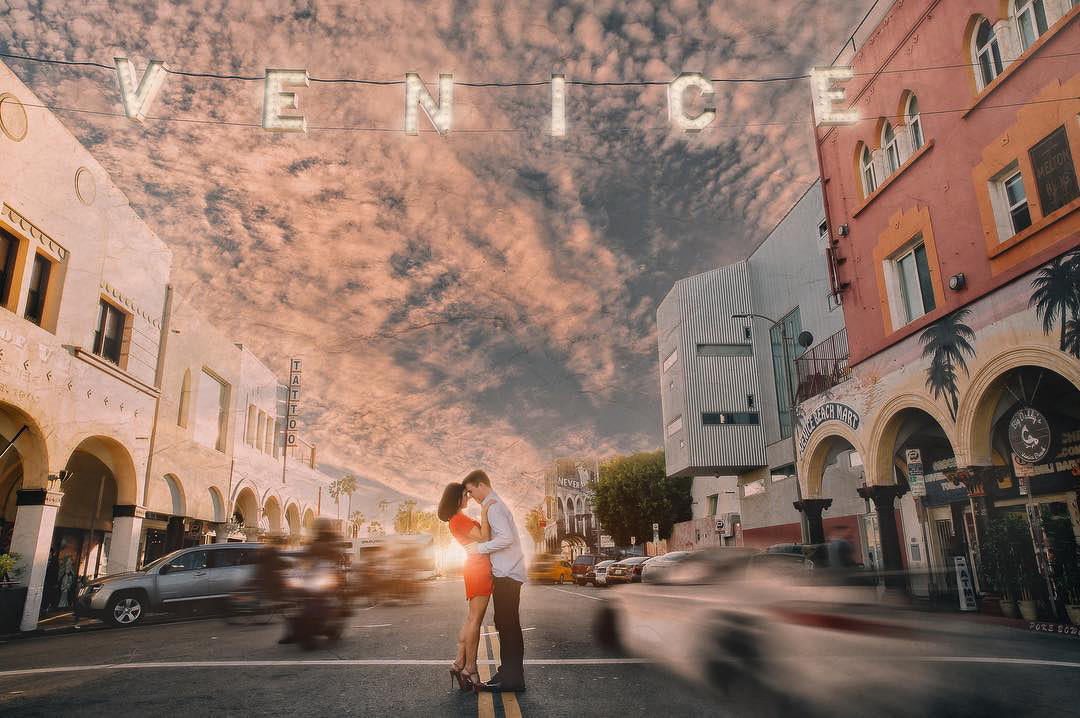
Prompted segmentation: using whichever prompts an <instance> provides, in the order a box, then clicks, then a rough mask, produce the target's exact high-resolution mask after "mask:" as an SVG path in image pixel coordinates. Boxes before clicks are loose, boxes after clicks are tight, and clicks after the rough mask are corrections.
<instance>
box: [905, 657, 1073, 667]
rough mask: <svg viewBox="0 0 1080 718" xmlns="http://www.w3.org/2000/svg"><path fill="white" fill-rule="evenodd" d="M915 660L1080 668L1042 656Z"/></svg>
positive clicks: (921, 659)
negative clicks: (1042, 657)
mask: <svg viewBox="0 0 1080 718" xmlns="http://www.w3.org/2000/svg"><path fill="white" fill-rule="evenodd" d="M913 660H915V661H927V662H929V663H1008V664H1010V665H1016V666H1052V667H1056V668H1080V663H1078V662H1075V661H1047V660H1043V659H1040V658H995V657H993V656H920V657H917V658H914V659H913Z"/></svg>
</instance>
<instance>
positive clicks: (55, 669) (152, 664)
mask: <svg viewBox="0 0 1080 718" xmlns="http://www.w3.org/2000/svg"><path fill="white" fill-rule="evenodd" d="M477 662H478V663H482V664H485V665H493V664H494V663H496V661H494V660H491V659H488V660H480V661H477ZM640 663H652V661H650V660H649V659H647V658H534V659H528V658H527V659H525V665H527V666H617V665H633V664H640ZM449 664H450V659H449V658H444V659H440V660H423V659H410V658H361V659H335V660H310V661H304V660H283V661H149V662H146V663H101V664H97V665H90V666H51V667H49V668H19V669H15V670H10V671H0V678H10V677H13V676H34V675H42V674H47V673H81V672H86V671H128V670H145V669H151V670H153V669H168V670H172V669H176V668H275V667H286V666H303V667H308V668H316V667H317V668H331V667H333V668H345V667H349V666H446V665H449Z"/></svg>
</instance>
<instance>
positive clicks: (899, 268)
mask: <svg viewBox="0 0 1080 718" xmlns="http://www.w3.org/2000/svg"><path fill="white" fill-rule="evenodd" d="M893 262H894V264H895V266H896V274H897V280H898V282H899V285H900V305H901V310H902V316H901V319H902V320H903V323H904V324H907V323H908V322H911V321H914V320H915V319H918V318H919V317H921V316H922V315H924V314H926V313H927V312H930V311H933V310H934V307H935V306H936V303H935V301H934V285H933V284H932V283H931V281H930V267H929V263H928V262H927V258H926V245H925V244H924V243H923V242H919V243H918V244H916V245H915V246H914V247H912V248H911V249H909V250H907V251H905V252H904V253H903V254H901V255H900V256H899V257H897V258H896V259H895V260H893Z"/></svg>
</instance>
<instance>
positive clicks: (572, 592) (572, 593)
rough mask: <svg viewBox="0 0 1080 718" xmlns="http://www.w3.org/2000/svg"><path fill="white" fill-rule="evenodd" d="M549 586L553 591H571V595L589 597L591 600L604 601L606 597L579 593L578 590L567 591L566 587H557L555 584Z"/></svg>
mask: <svg viewBox="0 0 1080 718" xmlns="http://www.w3.org/2000/svg"><path fill="white" fill-rule="evenodd" d="M548 588H550V589H551V590H552V591H558V592H559V593H569V594H570V595H571V596H581V597H582V598H587V599H589V600H590V601H603V600H604V599H602V598H598V597H596V596H589V595H587V594H584V593H578V592H577V591H567V590H566V589H565V588H555V587H554V586H548Z"/></svg>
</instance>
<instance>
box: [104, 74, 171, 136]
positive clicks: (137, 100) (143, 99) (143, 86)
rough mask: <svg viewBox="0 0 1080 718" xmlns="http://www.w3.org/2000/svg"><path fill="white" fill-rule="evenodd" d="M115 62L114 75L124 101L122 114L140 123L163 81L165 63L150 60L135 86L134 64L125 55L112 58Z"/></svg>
mask: <svg viewBox="0 0 1080 718" xmlns="http://www.w3.org/2000/svg"><path fill="white" fill-rule="evenodd" d="M113 59H114V61H115V62H116V76H117V79H119V80H120V98H121V99H122V100H123V102H124V114H125V115H127V117H128V119H129V120H135V121H136V122H138V123H140V124H141V123H142V121H143V120H145V119H146V112H147V110H149V109H150V104H151V103H152V102H153V101H154V98H155V97H157V93H158V90H160V89H161V85H162V83H164V82H165V63H164V62H163V61H162V60H151V61H150V64H149V65H147V66H146V72H144V73H143V76H142V79H141V80H139V84H138V88H136V86H135V66H134V65H132V64H131V61H130V60H128V59H127V58H126V57H117V58H113Z"/></svg>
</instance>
